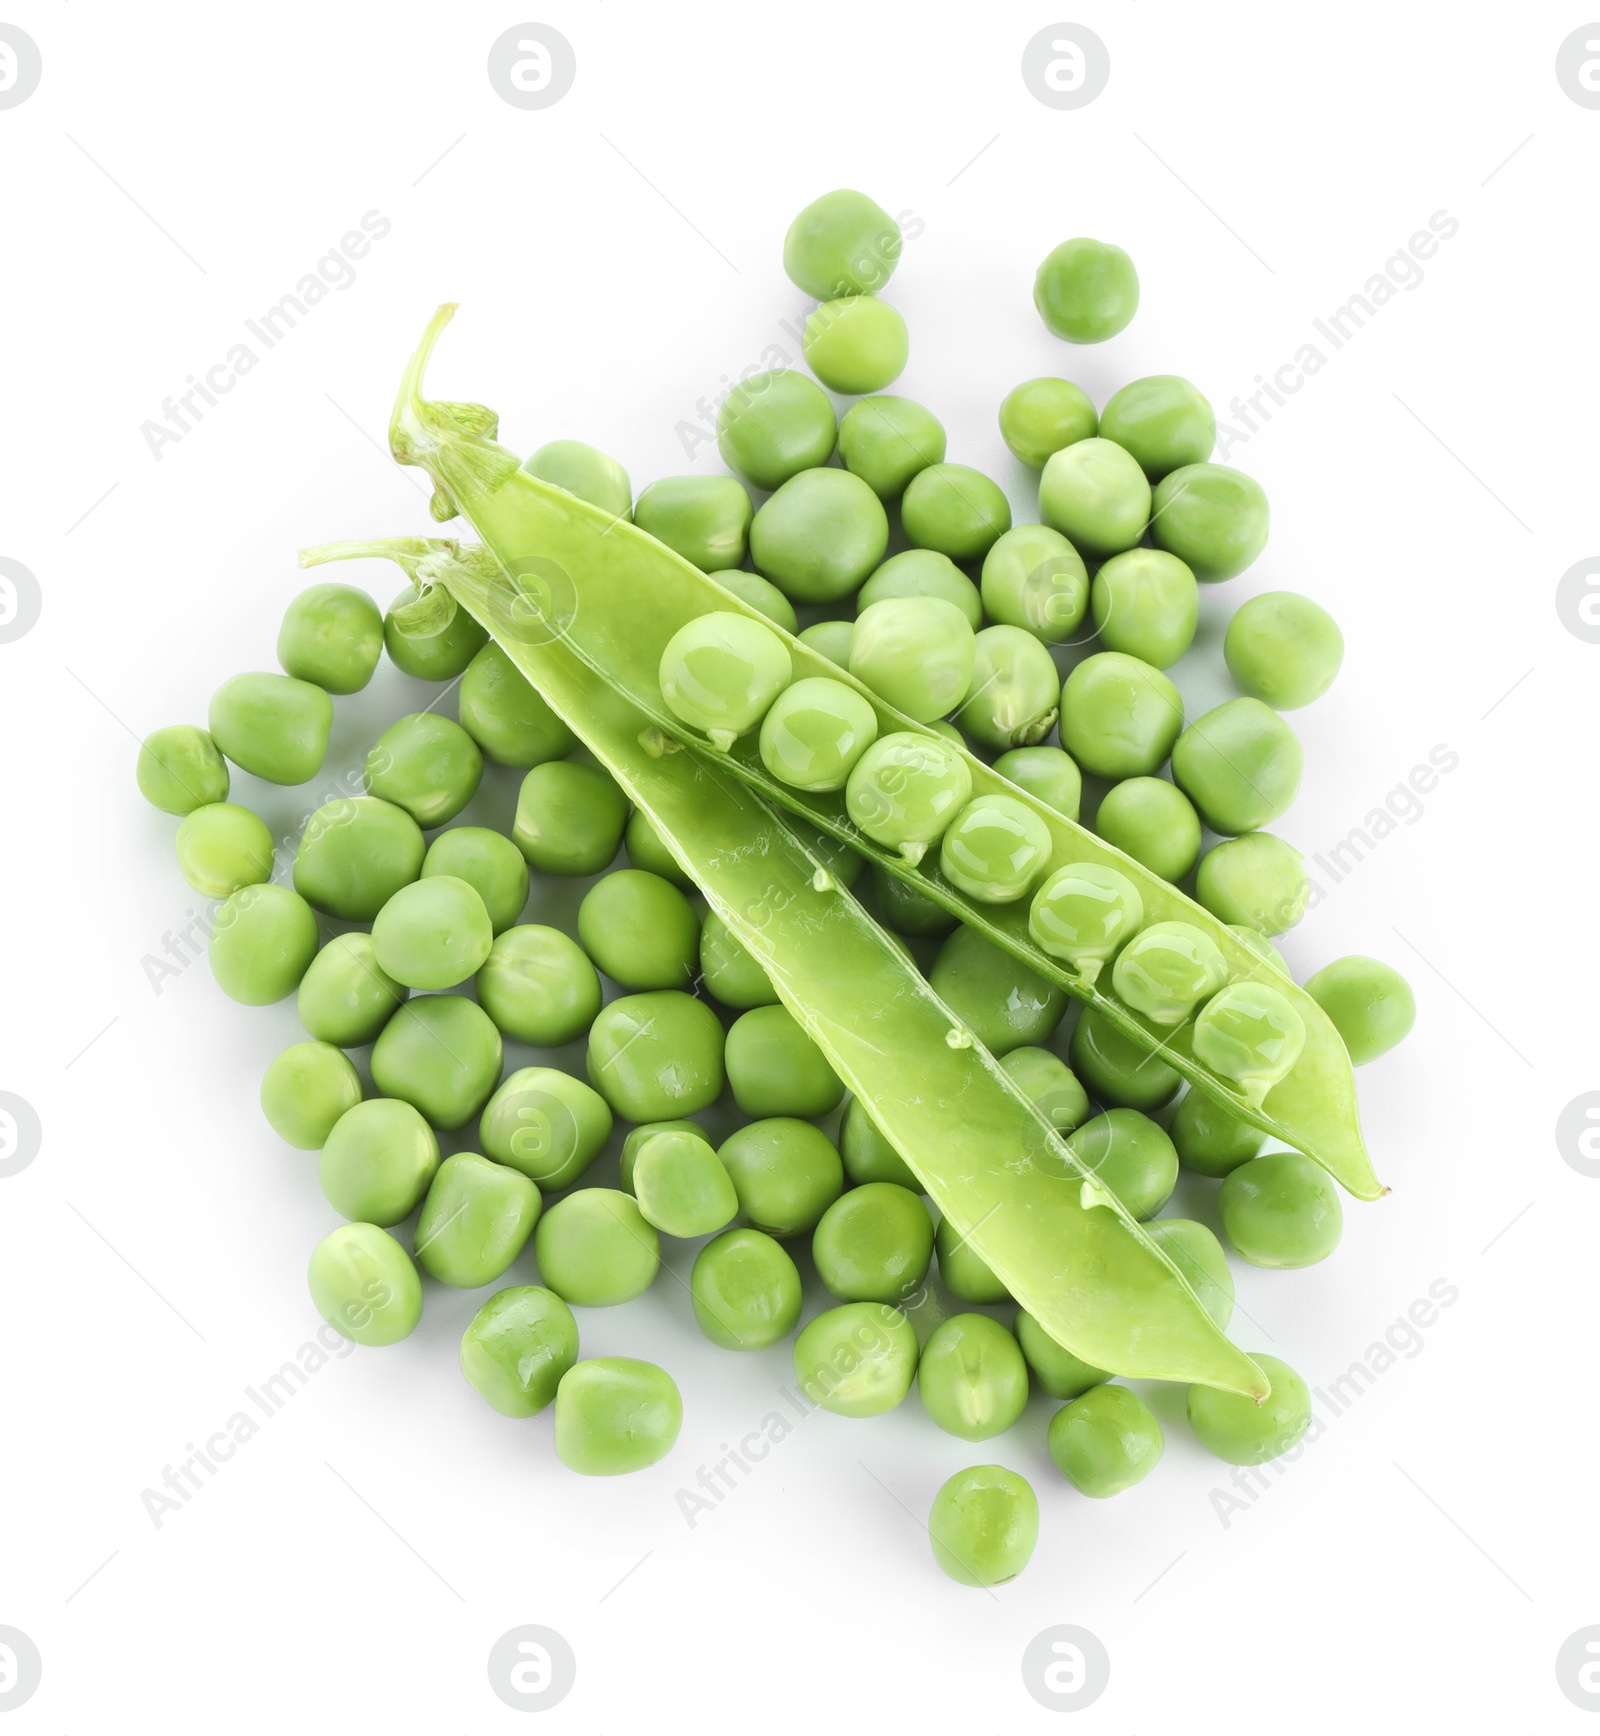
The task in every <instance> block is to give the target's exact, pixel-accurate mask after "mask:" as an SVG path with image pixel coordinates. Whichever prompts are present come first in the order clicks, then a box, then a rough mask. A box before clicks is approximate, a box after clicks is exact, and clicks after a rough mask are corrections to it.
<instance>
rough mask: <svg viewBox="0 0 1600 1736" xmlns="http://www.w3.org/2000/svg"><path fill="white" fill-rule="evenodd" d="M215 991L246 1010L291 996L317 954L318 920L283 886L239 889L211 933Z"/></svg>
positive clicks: (218, 914) (219, 912)
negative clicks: (219, 991)
mask: <svg viewBox="0 0 1600 1736" xmlns="http://www.w3.org/2000/svg"><path fill="white" fill-rule="evenodd" d="M208 950H209V953H210V958H211V974H212V976H214V977H215V978H216V980H217V987H218V988H220V989H221V990H222V992H223V993H224V994H225V995H227V996H229V997H230V998H231V999H233V1000H236V1001H242V1002H243V1003H244V1005H245V1006H247V1007H270V1006H271V1005H272V1004H273V1002H274V1001H281V1000H282V999H283V998H284V996H285V995H289V994H293V993H294V991H295V989H296V988H298V987H299V984H300V979H301V977H303V976H304V975H305V974H306V967H307V966H308V965H309V964H310V963H311V961H312V959H313V958H314V957H315V956H316V951H317V919H316V916H315V914H314V913H313V911H312V909H311V906H310V905H309V904H307V903H306V901H305V899H303V898H302V897H301V896H300V894H299V893H298V892H291V891H290V890H289V888H288V887H287V886H273V885H270V884H269V885H261V886H241V887H240V888H239V890H238V891H237V892H235V893H234V894H233V895H232V897H230V898H229V899H228V901H227V903H226V904H224V905H223V907H222V908H221V910H219V911H218V912H217V920H216V922H215V923H214V924H213V926H212V929H211V941H210V946H209V948H208Z"/></svg>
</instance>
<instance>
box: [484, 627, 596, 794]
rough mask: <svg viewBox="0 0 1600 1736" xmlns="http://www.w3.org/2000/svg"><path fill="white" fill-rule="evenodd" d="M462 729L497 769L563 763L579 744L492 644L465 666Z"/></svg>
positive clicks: (510, 662)
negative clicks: (552, 762) (498, 766)
mask: <svg viewBox="0 0 1600 1736" xmlns="http://www.w3.org/2000/svg"><path fill="white" fill-rule="evenodd" d="M456 713H457V715H458V716H459V718H460V719H461V727H462V728H463V729H464V730H465V731H466V732H467V734H468V735H470V736H471V737H472V739H473V740H474V741H475V742H476V743H477V744H478V748H479V750H480V752H482V754H483V755H484V757H485V758H486V759H492V760H493V761H494V762H495V764H496V765H502V766H520V767H521V768H522V769H523V770H525V771H526V770H528V769H530V768H531V767H533V766H538V765H543V764H544V763H545V761H546V760H556V759H564V758H565V757H566V755H568V754H569V753H571V752H572V750H573V749H574V748H575V747H576V746H577V745H578V740H577V737H576V736H575V735H573V733H572V731H571V730H570V729H568V728H567V726H566V724H565V723H563V722H562V720H561V719H560V718H559V717H557V716H556V714H555V713H554V712H553V711H552V710H551V709H550V706H549V704H548V703H547V702H546V700H545V698H544V696H543V695H542V694H541V693H540V692H539V691H538V689H537V688H535V687H534V686H533V684H532V683H531V682H530V681H529V680H528V678H527V676H525V675H524V674H523V673H522V671H521V670H520V669H518V668H517V666H516V664H515V663H513V662H512V661H511V659H510V658H509V657H508V656H507V655H506V654H505V652H504V651H503V650H502V649H501V648H500V646H498V645H496V644H494V643H493V642H491V643H489V644H487V645H485V646H483V647H482V649H481V650H479V652H478V653H477V655H476V656H475V657H474V658H473V659H472V661H471V662H470V663H469V664H468V665H467V671H466V674H464V675H463V676H462V677H461V686H460V687H459V688H458V689H457V690H456Z"/></svg>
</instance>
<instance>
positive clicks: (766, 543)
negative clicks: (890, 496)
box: [750, 410, 889, 603]
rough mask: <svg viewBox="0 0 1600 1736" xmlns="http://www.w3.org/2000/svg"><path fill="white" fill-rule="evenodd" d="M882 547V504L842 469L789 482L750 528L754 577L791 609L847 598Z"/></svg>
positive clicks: (885, 536)
mask: <svg viewBox="0 0 1600 1736" xmlns="http://www.w3.org/2000/svg"><path fill="white" fill-rule="evenodd" d="M829 415H830V416H831V415H832V411H831V410H830V411H829ZM888 546H889V520H888V518H887V517H886V516H885V515H884V510H883V505H882V503H881V502H880V501H879V499H878V497H877V495H875V494H874V493H873V492H872V490H871V489H870V488H868V487H867V485H866V483H864V482H863V481H862V480H861V478H860V477H859V476H852V475H851V474H850V472H849V471H848V470H833V469H809V470H802V471H800V472H799V473H798V474H797V475H794V476H791V477H790V478H789V480H788V481H786V482H784V483H783V484H782V485H781V486H780V487H779V488H778V489H777V492H776V493H774V494H773V496H772V498H771V499H770V500H768V501H767V502H766V503H765V505H763V506H762V508H761V510H760V511H759V512H758V513H757V514H756V516H755V520H754V522H753V523H752V524H751V526H750V558H751V560H752V561H753V562H754V563H755V567H756V571H757V572H759V573H761V574H762V576H763V577H765V578H768V579H770V580H771V581H772V582H773V584H775V585H776V586H777V587H778V589H779V590H780V591H782V592H783V593H784V595H785V596H787V597H791V598H793V600H794V601H795V602H797V603H831V602H835V601H837V600H838V599H839V598H840V597H846V596H848V595H849V594H850V593H851V592H852V591H854V590H855V589H857V588H858V587H859V586H860V584H861V582H862V580H863V579H865V578H866V576H867V575H868V573H870V572H871V571H872V569H873V568H874V567H875V566H877V565H878V563H879V562H880V561H881V560H882V559H883V555H884V550H885V549H886V548H887V547H888Z"/></svg>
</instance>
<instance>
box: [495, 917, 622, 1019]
mask: <svg viewBox="0 0 1600 1736" xmlns="http://www.w3.org/2000/svg"><path fill="white" fill-rule="evenodd" d="M478 1000H479V1003H480V1004H481V1005H482V1007H483V1010H484V1011H485V1012H486V1013H487V1014H488V1015H489V1017H490V1018H491V1019H493V1020H494V1022H495V1023H496V1024H497V1025H498V1026H499V1027H500V1029H501V1030H502V1031H504V1032H505V1034H506V1035H507V1036H508V1037H511V1038H513V1039H515V1041H517V1042H519V1043H528V1044H531V1045H532V1046H533V1047H534V1048H536V1049H558V1048H560V1047H561V1045H562V1044H563V1043H570V1042H571V1041H572V1040H573V1038H574V1037H580V1036H582V1035H583V1033H584V1032H585V1031H586V1030H588V1028H589V1026H590V1024H591V1023H592V1022H593V1020H594V1016H595V1014H596V1013H598V1012H599V1011H600V978H599V977H598V975H596V973H595V968H594V966H593V965H592V964H590V962H589V960H588V957H587V956H586V955H585V953H584V951H583V949H582V948H581V947H580V946H579V945H578V944H577V942H576V941H574V940H572V939H570V938H569V937H568V936H567V935H564V934H563V933H562V932H561V931H560V929H558V928H546V927H544V926H543V925H542V924H540V923H533V922H530V923H525V924H523V925H521V926H520V927H517V928H508V929H507V930H506V932H505V933H504V934H502V935H500V936H499V937H498V938H497V939H496V941H495V943H494V945H493V946H492V947H491V948H490V949H489V956H488V958H487V959H485V960H484V963H483V968H482V969H481V970H480V971H479V972H478Z"/></svg>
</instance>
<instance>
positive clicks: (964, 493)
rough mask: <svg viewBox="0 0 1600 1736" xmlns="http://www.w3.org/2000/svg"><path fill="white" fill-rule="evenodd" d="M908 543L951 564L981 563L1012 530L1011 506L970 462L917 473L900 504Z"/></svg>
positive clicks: (1001, 493) (942, 465)
mask: <svg viewBox="0 0 1600 1736" xmlns="http://www.w3.org/2000/svg"><path fill="white" fill-rule="evenodd" d="M900 522H901V524H902V526H903V527H904V529H905V533H906V540H907V541H908V542H909V543H911V544H912V546H913V547H915V548H919V549H937V550H938V551H939V552H940V553H941V554H946V555H948V556H949V557H950V559H951V560H953V561H981V560H982V559H983V557H984V556H985V555H986V554H988V552H989V550H990V549H991V548H992V547H993V546H994V542H995V539H996V538H997V537H999V536H1000V535H1001V534H1002V533H1003V532H1005V531H1008V530H1010V528H1011V503H1010V501H1008V500H1007V499H1006V497H1005V493H1004V491H1003V490H1002V489H1001V487H1000V485H999V484H998V483H996V482H993V481H991V480H990V479H989V478H988V477H987V476H985V475H984V474H983V472H982V471H979V470H974V469H973V468H972V467H971V466H970V465H967V464H930V465H929V466H928V468H927V469H926V470H919V471H918V472H917V474H916V475H915V476H914V477H912V479H911V482H910V483H909V485H908V486H907V488H906V492H905V497H904V499H903V500H902V501H901V502H900Z"/></svg>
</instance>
